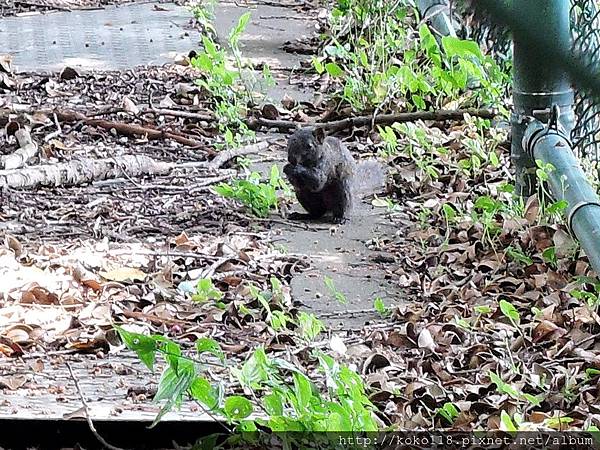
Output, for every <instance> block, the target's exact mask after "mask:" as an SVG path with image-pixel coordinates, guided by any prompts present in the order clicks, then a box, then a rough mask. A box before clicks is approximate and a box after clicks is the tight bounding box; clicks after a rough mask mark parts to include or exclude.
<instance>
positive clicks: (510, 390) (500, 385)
mask: <svg viewBox="0 0 600 450" xmlns="http://www.w3.org/2000/svg"><path fill="white" fill-rule="evenodd" d="M488 375H489V377H490V380H491V381H492V383H494V384H495V385H496V388H497V389H498V392H500V393H501V394H506V395H508V396H510V397H512V398H513V399H515V400H525V401H527V402H529V403H530V404H532V405H534V406H540V403H541V402H542V400H543V398H542V396H540V395H531V394H526V393H523V392H519V391H517V390H516V389H515V388H514V387H513V386H511V385H510V384H508V383H505V382H504V381H503V380H502V378H500V376H499V375H498V374H497V373H495V372H492V371H490V372H489V374H488Z"/></svg>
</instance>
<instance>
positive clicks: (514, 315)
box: [499, 300, 521, 328]
mask: <svg viewBox="0 0 600 450" xmlns="http://www.w3.org/2000/svg"><path fill="white" fill-rule="evenodd" d="M499 305H500V311H502V314H504V316H506V318H508V320H510V323H512V324H513V326H514V327H515V328H518V327H519V324H520V323H521V315H520V314H519V311H517V308H515V307H514V305H513V304H512V303H510V302H509V301H507V300H500V302H499Z"/></svg>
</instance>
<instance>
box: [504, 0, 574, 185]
mask: <svg viewBox="0 0 600 450" xmlns="http://www.w3.org/2000/svg"><path fill="white" fill-rule="evenodd" d="M509 8H510V9H512V14H513V17H527V22H528V24H529V27H528V29H527V30H519V29H516V30H515V31H514V33H513V35H514V36H513V39H514V41H513V42H514V49H513V55H514V81H513V102H514V112H513V114H512V117H511V122H512V147H511V159H512V163H513V167H514V168H515V180H516V188H517V192H519V193H520V194H521V195H523V196H529V195H532V194H533V193H535V191H536V184H537V183H536V179H535V161H534V159H533V157H532V156H530V155H529V154H527V153H526V152H525V151H524V150H523V147H522V145H521V141H522V138H523V135H524V133H525V129H526V128H527V124H528V119H527V118H530V117H535V118H537V119H539V120H541V121H542V122H547V121H548V117H549V114H550V110H551V107H552V105H558V106H559V107H560V111H561V125H562V127H563V129H564V130H565V132H566V133H570V132H571V130H572V128H573V124H574V122H575V114H574V111H573V90H572V89H571V83H570V80H569V78H568V76H567V75H566V73H565V71H564V70H563V69H562V68H561V66H560V65H559V64H557V63H556V60H555V59H554V58H553V57H552V55H550V54H549V53H548V51H547V50H546V48H545V46H544V45H540V42H544V41H546V42H548V41H550V42H552V44H553V45H555V46H557V47H558V48H560V49H562V50H564V51H568V49H569V48H570V39H571V37H570V36H571V34H570V27H569V0H512V2H510V6H509ZM525 31H527V32H525ZM535 34H537V35H538V36H539V39H531V36H532V35H535Z"/></svg>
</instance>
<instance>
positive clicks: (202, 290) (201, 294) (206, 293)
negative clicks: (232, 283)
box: [192, 278, 223, 303]
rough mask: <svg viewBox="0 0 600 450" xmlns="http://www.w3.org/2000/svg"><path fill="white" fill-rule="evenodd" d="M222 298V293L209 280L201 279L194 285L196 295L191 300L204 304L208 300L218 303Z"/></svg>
mask: <svg viewBox="0 0 600 450" xmlns="http://www.w3.org/2000/svg"><path fill="white" fill-rule="evenodd" d="M222 298H223V292H221V291H220V290H219V289H217V288H216V287H215V286H214V284H213V282H212V280H211V279H210V278H202V279H201V280H200V281H198V284H197V285H196V293H195V294H194V295H192V300H193V301H195V302H198V303H206V302H208V301H210V300H216V301H219V300H221V299H222Z"/></svg>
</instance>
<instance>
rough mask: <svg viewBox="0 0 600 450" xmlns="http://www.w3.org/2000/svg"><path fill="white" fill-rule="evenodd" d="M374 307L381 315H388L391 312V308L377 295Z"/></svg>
mask: <svg viewBox="0 0 600 450" xmlns="http://www.w3.org/2000/svg"><path fill="white" fill-rule="evenodd" d="M373 307H374V308H375V311H377V312H378V313H379V315H380V316H381V317H388V316H389V315H390V313H391V312H390V310H389V308H388V307H387V306H385V303H384V302H383V300H382V299H381V297H377V298H376V299H375V300H373Z"/></svg>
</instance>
